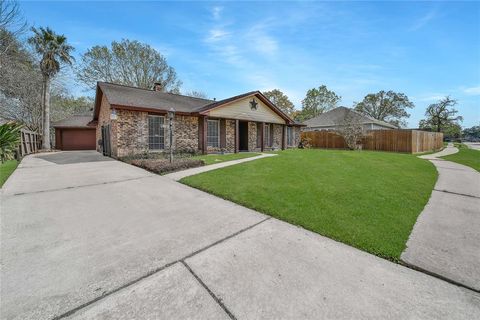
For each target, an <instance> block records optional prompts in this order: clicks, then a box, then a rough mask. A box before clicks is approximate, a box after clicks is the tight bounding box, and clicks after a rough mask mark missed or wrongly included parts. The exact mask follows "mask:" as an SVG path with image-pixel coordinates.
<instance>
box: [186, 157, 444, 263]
mask: <svg viewBox="0 0 480 320" xmlns="http://www.w3.org/2000/svg"><path fill="white" fill-rule="evenodd" d="M278 154H279V155H278V156H276V157H271V158H264V159H259V160H255V161H252V162H247V163H243V164H239V165H235V166H231V167H226V168H223V169H219V170H214V171H210V172H206V173H202V174H199V175H195V176H191V177H187V178H184V179H182V180H181V182H183V183H185V184H187V185H190V186H192V187H195V188H199V189H201V190H205V191H207V192H210V193H213V194H215V195H218V196H220V197H223V198H225V199H228V200H231V201H233V202H236V203H239V204H241V205H244V206H246V207H249V208H252V209H255V210H258V211H261V212H264V213H266V214H268V215H271V216H273V217H276V218H279V219H281V220H285V221H287V222H290V223H292V224H296V225H299V226H302V227H304V228H306V229H309V230H312V231H314V232H317V233H319V234H322V235H325V236H327V237H330V238H332V239H336V240H338V241H341V242H344V243H347V244H349V245H352V246H354V247H357V248H360V249H362V250H365V251H368V252H370V253H373V254H376V255H378V256H381V257H384V258H387V259H390V260H393V261H397V260H398V259H399V257H400V254H401V253H402V251H403V250H404V248H405V243H406V241H407V240H408V236H409V235H410V232H411V230H412V228H413V225H414V224H415V221H416V219H417V216H418V215H419V214H420V212H421V211H422V210H423V207H424V206H425V204H426V203H427V201H428V199H429V198H430V194H431V192H432V189H433V186H434V184H435V182H436V179H437V171H436V170H435V167H434V166H433V165H432V164H431V163H430V162H429V161H425V160H422V159H419V158H417V157H416V156H414V155H409V154H398V153H386V152H369V151H341V150H287V151H281V152H278Z"/></svg>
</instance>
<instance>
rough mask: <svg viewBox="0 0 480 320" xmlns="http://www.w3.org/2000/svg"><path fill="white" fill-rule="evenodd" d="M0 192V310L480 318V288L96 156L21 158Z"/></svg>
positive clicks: (18, 313) (25, 314) (143, 315)
mask: <svg viewBox="0 0 480 320" xmlns="http://www.w3.org/2000/svg"><path fill="white" fill-rule="evenodd" d="M85 159H87V160H85ZM88 159H90V160H88ZM252 187H254V186H252ZM1 201H2V206H1V208H2V211H1V260H2V270H1V280H2V281H1V302H0V303H1V305H0V312H1V314H0V318H2V319H61V318H72V319H133V318H135V319H235V318H236V319H258V318H262V319H293V318H294V319H321V318H324V319H327V318H335V319H347V318H357V319H371V318H397V319H400V318H401V319H412V318H422V319H438V318H443V319H472V318H476V317H478V316H479V315H480V295H479V294H478V293H477V292H474V291H472V290H468V289H465V288H462V287H458V286H455V285H452V284H450V283H447V282H445V281H443V280H440V279H437V278H434V277H431V276H429V275H426V274H423V273H420V272H417V271H414V270H411V269H409V268H406V267H403V266H400V265H397V264H394V263H391V262H389V261H386V260H383V259H380V258H377V257H375V256H372V255H370V254H367V253H365V252H362V251H359V250H357V249H354V248H352V247H349V246H346V245H343V244H341V243H338V242H335V241H333V240H330V239H328V238H325V237H322V236H319V235H317V234H314V233H311V232H308V231H305V230H303V229H300V228H297V227H295V226H292V225H290V224H287V223H284V222H280V221H278V220H275V219H271V218H268V217H266V216H264V215H262V214H259V213H257V212H255V211H252V210H249V209H246V208H244V207H241V206H238V205H235V204H233V203H231V202H228V201H224V200H222V199H219V198H217V197H214V196H211V195H208V194H206V193H204V192H201V191H198V190H195V189H192V188H189V187H187V186H184V185H182V184H179V183H177V182H175V181H172V180H171V179H168V178H165V177H160V176H156V175H152V174H150V173H148V172H146V171H144V170H142V169H139V168H136V167H133V166H129V165H127V164H124V163H121V162H118V161H112V160H110V159H106V158H103V157H101V156H99V155H98V154H93V153H91V152H87V153H85V152H63V153H56V154H43V155H35V156H29V157H27V158H25V159H24V160H23V161H22V164H21V165H20V167H19V169H17V170H16V171H15V173H14V174H13V175H12V176H11V178H10V179H9V180H8V181H7V183H6V184H5V185H4V189H3V190H2V195H1Z"/></svg>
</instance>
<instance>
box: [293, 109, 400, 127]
mask: <svg viewBox="0 0 480 320" xmlns="http://www.w3.org/2000/svg"><path fill="white" fill-rule="evenodd" d="M347 115H350V117H352V118H353V119H354V121H355V122H358V123H361V124H362V125H363V128H364V129H365V130H381V129H398V128H397V127H396V126H394V125H393V124H390V123H387V122H384V121H380V120H376V119H373V118H370V117H368V116H365V115H363V114H361V113H358V112H356V111H354V110H352V109H349V108H346V107H338V108H335V109H332V110H330V111H327V112H325V113H322V114H321V115H319V116H317V117H315V118H312V119H309V120H306V121H304V122H303V124H304V125H305V126H306V127H304V128H302V131H320V130H337V129H338V128H339V127H340V126H342V124H343V123H345V118H346V116H347Z"/></svg>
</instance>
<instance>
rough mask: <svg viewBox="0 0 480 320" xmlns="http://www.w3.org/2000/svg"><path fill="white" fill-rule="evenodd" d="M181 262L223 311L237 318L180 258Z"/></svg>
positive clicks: (233, 319)
mask: <svg viewBox="0 0 480 320" xmlns="http://www.w3.org/2000/svg"><path fill="white" fill-rule="evenodd" d="M181 263H182V264H183V265H184V266H185V268H187V270H188V271H190V273H191V274H192V276H193V277H194V278H195V279H196V280H197V281H198V283H200V284H201V285H202V287H204V288H205V290H207V292H208V294H209V295H210V296H211V297H212V298H213V300H215V302H216V303H217V304H218V305H219V306H220V307H221V308H222V309H223V311H225V313H226V314H227V315H228V316H229V317H230V319H232V320H236V319H237V318H236V317H235V316H234V315H233V313H232V312H231V311H230V310H228V308H227V307H226V306H225V305H224V304H223V302H222V299H220V298H218V297H217V296H216V295H215V293H213V291H212V290H210V288H209V287H208V286H207V285H206V284H205V283H204V282H203V281H202V279H201V278H200V277H199V276H198V275H197V274H196V273H195V272H194V271H193V270H192V268H190V266H189V265H188V264H187V263H186V262H185V260H181Z"/></svg>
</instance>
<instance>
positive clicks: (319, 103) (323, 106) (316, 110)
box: [297, 85, 341, 121]
mask: <svg viewBox="0 0 480 320" xmlns="http://www.w3.org/2000/svg"><path fill="white" fill-rule="evenodd" d="M340 99H341V97H340V96H338V95H337V94H336V93H335V92H333V91H331V90H328V88H327V87H326V86H325V85H321V86H320V87H318V89H317V88H313V89H310V90H308V91H307V94H306V96H305V99H303V100H302V110H301V112H300V114H299V115H298V116H297V117H298V119H299V120H301V121H305V120H308V119H311V118H315V117H316V116H318V115H320V114H322V113H324V112H325V111H328V110H331V109H333V108H335V107H336V106H337V103H338V102H339V101H340Z"/></svg>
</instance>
